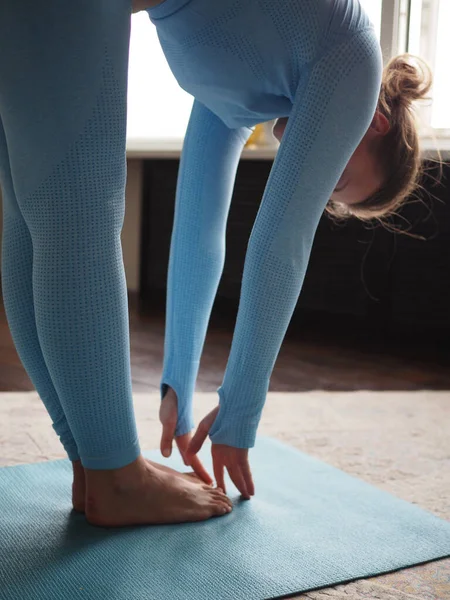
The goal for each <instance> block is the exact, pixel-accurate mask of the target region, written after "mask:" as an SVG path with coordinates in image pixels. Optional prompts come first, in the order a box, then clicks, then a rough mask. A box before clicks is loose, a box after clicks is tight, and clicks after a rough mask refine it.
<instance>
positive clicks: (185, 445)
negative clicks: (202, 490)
mask: <svg viewBox="0 0 450 600" xmlns="http://www.w3.org/2000/svg"><path fill="white" fill-rule="evenodd" d="M175 441H176V443H177V446H178V450H179V451H180V454H181V456H182V457H183V461H184V464H185V465H187V466H191V467H192V468H193V469H194V471H195V473H196V474H197V475H198V476H199V477H200V479H201V480H202V481H204V482H205V483H207V484H208V485H211V483H212V482H213V480H212V477H211V476H210V474H209V473H208V471H207V470H206V469H205V467H204V466H203V464H202V461H201V460H200V459H199V457H198V456H195V454H189V451H188V450H189V444H190V442H191V434H190V433H187V434H186V435H181V436H179V437H177V438H176V439H175Z"/></svg>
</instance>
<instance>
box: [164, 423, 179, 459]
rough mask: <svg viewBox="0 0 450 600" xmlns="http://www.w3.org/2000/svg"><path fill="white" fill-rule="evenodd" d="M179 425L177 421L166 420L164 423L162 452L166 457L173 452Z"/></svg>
mask: <svg viewBox="0 0 450 600" xmlns="http://www.w3.org/2000/svg"><path fill="white" fill-rule="evenodd" d="M176 427H177V423H176V421H174V422H166V423H164V424H163V431H162V435H161V454H162V455H163V456H165V457H166V458H169V456H170V455H171V454H172V444H173V438H174V437H175V430H176Z"/></svg>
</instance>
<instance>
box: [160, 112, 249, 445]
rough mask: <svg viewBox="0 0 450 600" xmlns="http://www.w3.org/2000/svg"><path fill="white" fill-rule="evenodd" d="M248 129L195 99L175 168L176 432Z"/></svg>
mask: <svg viewBox="0 0 450 600" xmlns="http://www.w3.org/2000/svg"><path fill="white" fill-rule="evenodd" d="M251 133H252V131H251V129H249V128H240V129H229V128H228V127H226V125H225V124H224V123H223V122H222V121H221V120H220V119H219V118H218V117H217V116H216V115H214V114H213V113H212V112H211V111H210V110H209V109H207V108H206V107H205V106H204V105H202V104H201V103H200V102H198V101H195V102H194V105H193V108H192V113H191V117H190V120H189V125H188V128H187V132H186V137H185V140H184V145H183V151H182V155H181V162H180V168H179V173H178V182H177V193H176V202H175V218H174V226H173V231H172V239H171V246H170V259H169V272H168V282H167V307H166V333H165V344H164V367H163V375H162V379H161V394H162V397H164V394H165V391H166V387H165V386H166V385H169V386H170V387H171V388H173V389H174V391H175V392H176V394H177V397H178V424H177V429H176V436H180V435H183V434H185V433H188V432H189V431H190V430H191V429H192V428H193V426H194V421H193V417H192V397H193V394H194V390H195V381H196V378H197V373H198V367H199V363H200V356H201V353H202V349H203V345H204V341H205V336H206V330H207V327H208V322H209V318H210V315H211V310H212V306H213V302H214V298H215V296H216V292H217V288H218V285H219V281H220V277H221V275H222V271H223V265H224V260H225V233H226V224H227V219H228V213H229V208H230V203H231V197H232V193H233V188H234V181H235V178H236V171H237V167H238V164H239V159H240V156H241V153H242V149H243V147H244V145H245V142H246V141H247V139H248V138H249V137H250V135H251Z"/></svg>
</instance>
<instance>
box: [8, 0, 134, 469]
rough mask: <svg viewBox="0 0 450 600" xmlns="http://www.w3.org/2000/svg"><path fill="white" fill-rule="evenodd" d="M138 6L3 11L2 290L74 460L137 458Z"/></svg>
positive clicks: (39, 6)
mask: <svg viewBox="0 0 450 600" xmlns="http://www.w3.org/2000/svg"><path fill="white" fill-rule="evenodd" d="M130 15H131V2H130V0H95V1H93V0H71V2H64V3H62V2H60V0H46V2H36V0H20V1H19V0H7V1H6V2H2V3H1V5H0V40H1V42H0V43H1V50H2V51H1V53H0V181H1V184H2V190H3V217H4V220H3V247H2V291H3V301H4V305H5V310H6V315H7V319H8V324H9V327H10V330H11V335H12V337H13V341H14V344H15V347H16V349H17V352H18V354H19V357H20V359H21V361H22V363H23V365H24V367H25V369H26V371H27V373H28V375H29V377H30V379H31V380H32V382H33V384H34V386H35V387H36V390H37V392H38V393H39V396H40V397H41V398H42V400H43V402H44V404H45V406H46V408H47V410H48V412H49V414H50V416H51V418H52V421H53V427H54V429H55V431H56V433H57V434H58V435H59V437H60V439H61V441H62V443H63V445H64V447H65V449H66V451H67V454H68V456H69V458H70V459H71V460H77V459H78V458H80V459H81V461H82V464H83V466H84V467H87V468H89V469H113V468H119V467H122V466H125V465H127V464H129V463H131V462H133V461H134V460H135V459H136V458H137V457H138V456H139V454H140V448H139V441H138V436H137V430H136V424H135V418H134V411H133V403H132V387H131V369H130V348H129V322H128V303H127V286H126V280H125V271H124V265H123V258H122V246H121V239H120V234H121V230H122V226H123V219H124V213H125V180H126V156H125V134H126V95H127V68H128V47H129V35H130Z"/></svg>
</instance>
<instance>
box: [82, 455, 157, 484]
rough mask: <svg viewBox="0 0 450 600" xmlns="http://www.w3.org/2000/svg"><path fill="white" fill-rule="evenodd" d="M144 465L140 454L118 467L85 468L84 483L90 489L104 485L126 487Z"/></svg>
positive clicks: (140, 472) (134, 479)
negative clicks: (128, 462)
mask: <svg viewBox="0 0 450 600" xmlns="http://www.w3.org/2000/svg"><path fill="white" fill-rule="evenodd" d="M145 465H146V462H145V459H144V457H143V456H142V455H140V456H138V458H137V459H136V460H135V461H133V462H132V463H130V464H129V465H126V466H125V467H121V468H120V469H101V470H97V469H85V470H84V471H85V474H86V484H87V486H88V487H89V489H90V490H92V491H94V490H95V489H97V488H104V487H105V486H106V487H112V488H121V487H123V486H125V487H126V486H127V484H128V483H130V482H132V481H136V478H139V476H140V475H141V474H142V472H143V469H144V468H145Z"/></svg>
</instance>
